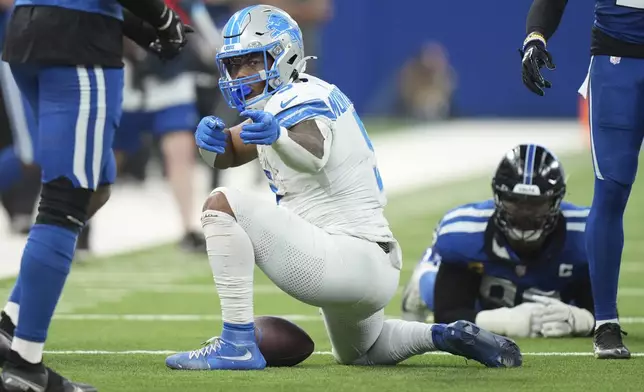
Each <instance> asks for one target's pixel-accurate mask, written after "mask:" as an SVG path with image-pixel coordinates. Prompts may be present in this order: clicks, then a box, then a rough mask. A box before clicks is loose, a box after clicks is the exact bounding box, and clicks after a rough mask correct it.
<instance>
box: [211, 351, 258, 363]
mask: <svg viewBox="0 0 644 392" xmlns="http://www.w3.org/2000/svg"><path fill="white" fill-rule="evenodd" d="M219 358H221V359H228V360H230V361H248V360H249V359H251V358H253V354H252V353H251V352H250V351H249V350H246V353H245V354H244V355H240V356H237V357H225V356H223V355H222V356H220V357H219Z"/></svg>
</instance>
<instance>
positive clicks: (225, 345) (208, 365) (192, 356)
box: [165, 328, 266, 370]
mask: <svg viewBox="0 0 644 392" xmlns="http://www.w3.org/2000/svg"><path fill="white" fill-rule="evenodd" d="M221 335H222V336H221V337H214V338H211V339H209V340H207V341H206V342H204V347H202V348H200V349H197V350H193V351H187V352H182V353H177V354H174V355H171V356H169V357H168V358H166V360H165V364H166V366H167V367H169V368H170V369H177V370H262V369H264V368H265V367H266V360H265V359H264V356H263V355H262V353H261V352H260V351H259V347H258V346H257V343H256V342H255V335H254V329H253V330H251V331H230V330H227V329H226V328H224V331H223V333H222V334H221Z"/></svg>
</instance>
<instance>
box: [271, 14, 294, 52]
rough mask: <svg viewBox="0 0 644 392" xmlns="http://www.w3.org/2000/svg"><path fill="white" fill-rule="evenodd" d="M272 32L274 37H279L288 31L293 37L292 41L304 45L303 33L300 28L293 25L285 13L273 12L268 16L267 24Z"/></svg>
mask: <svg viewBox="0 0 644 392" xmlns="http://www.w3.org/2000/svg"><path fill="white" fill-rule="evenodd" d="M266 28H267V29H268V31H270V33H271V37H272V38H277V37H279V36H280V35H282V34H284V33H286V34H288V35H289V36H290V37H291V41H293V42H296V43H297V45H298V46H299V47H300V48H301V47H302V35H301V33H300V29H298V28H297V27H296V26H294V25H292V24H291V23H290V22H289V20H288V19H286V18H285V17H284V15H281V14H278V13H272V14H271V15H270V16H269V17H268V25H267V26H266Z"/></svg>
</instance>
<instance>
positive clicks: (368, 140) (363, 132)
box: [353, 109, 384, 192]
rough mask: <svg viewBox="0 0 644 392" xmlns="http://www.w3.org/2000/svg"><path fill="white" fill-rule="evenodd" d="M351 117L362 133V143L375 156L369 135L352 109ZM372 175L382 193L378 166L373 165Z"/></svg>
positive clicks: (382, 186) (382, 187)
mask: <svg viewBox="0 0 644 392" xmlns="http://www.w3.org/2000/svg"><path fill="white" fill-rule="evenodd" d="M353 117H354V118H355V119H356V123H358V126H359V127H360V132H362V137H364V141H365V142H366V143H367V147H369V150H371V152H373V153H374V154H375V151H374V149H373V144H371V139H369V135H367V130H366V129H365V127H364V124H363V123H362V120H361V119H360V116H358V113H357V112H356V110H355V109H353ZM373 174H374V175H375V176H376V183H377V184H378V189H379V190H380V191H381V192H382V190H383V189H384V185H383V184H382V178H381V177H380V171H379V170H378V166H376V165H375V164H374V166H373Z"/></svg>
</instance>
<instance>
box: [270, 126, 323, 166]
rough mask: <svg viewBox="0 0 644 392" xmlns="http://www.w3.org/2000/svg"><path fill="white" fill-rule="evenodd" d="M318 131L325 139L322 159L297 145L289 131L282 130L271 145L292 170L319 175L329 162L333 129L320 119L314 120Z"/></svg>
mask: <svg viewBox="0 0 644 392" xmlns="http://www.w3.org/2000/svg"><path fill="white" fill-rule="evenodd" d="M313 121H315V123H316V124H317V126H318V129H319V130H320V132H321V133H322V137H323V138H324V151H323V154H322V157H321V158H318V157H316V156H315V155H313V154H311V153H310V152H308V151H307V150H306V149H305V148H304V147H302V146H300V145H299V144H297V143H296V142H295V141H293V139H291V138H290V137H289V135H288V134H289V132H290V131H289V130H287V129H286V128H283V127H282V128H281V132H280V137H279V138H278V139H277V140H276V141H275V143H273V144H272V145H271V147H272V148H273V150H274V151H275V152H276V153H277V155H279V156H280V158H281V159H282V161H283V162H284V163H285V164H286V165H287V166H288V167H290V168H291V169H293V170H297V171H299V172H304V173H317V172H319V171H320V170H322V168H323V167H324V165H326V163H327V161H328V160H329V153H330V150H331V144H332V142H333V132H332V131H331V127H330V126H329V125H328V124H327V123H326V122H324V121H321V120H320V119H317V118H316V119H314V120H313Z"/></svg>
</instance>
